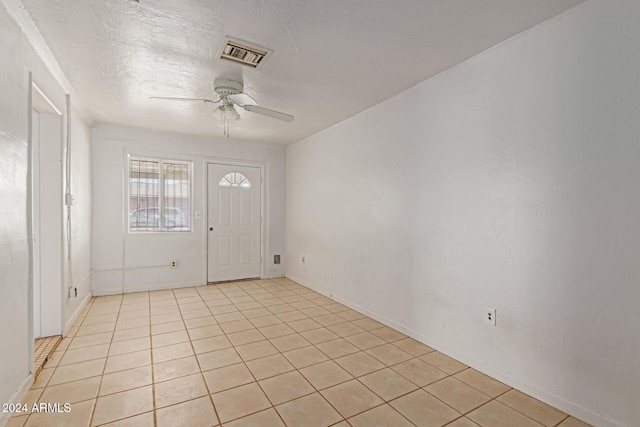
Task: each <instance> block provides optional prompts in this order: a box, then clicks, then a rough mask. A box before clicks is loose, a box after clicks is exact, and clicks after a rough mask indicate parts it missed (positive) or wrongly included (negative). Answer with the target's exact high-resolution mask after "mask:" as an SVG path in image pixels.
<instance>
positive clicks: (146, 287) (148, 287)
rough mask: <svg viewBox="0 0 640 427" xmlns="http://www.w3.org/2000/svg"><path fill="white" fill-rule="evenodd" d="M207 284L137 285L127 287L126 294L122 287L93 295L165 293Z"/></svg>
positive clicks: (98, 290) (96, 292) (97, 290)
mask: <svg viewBox="0 0 640 427" xmlns="http://www.w3.org/2000/svg"><path fill="white" fill-rule="evenodd" d="M203 285H206V283H202V282H183V283H161V284H155V283H154V284H151V285H135V286H126V287H125V288H124V292H123V289H122V287H117V288H115V287H114V288H106V289H93V295H94V296H96V297H101V296H105V295H118V294H122V293H125V294H130V293H134V292H147V291H163V290H166V289H178V288H190V287H192V286H203Z"/></svg>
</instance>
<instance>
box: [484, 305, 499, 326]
mask: <svg viewBox="0 0 640 427" xmlns="http://www.w3.org/2000/svg"><path fill="white" fill-rule="evenodd" d="M482 316H483V318H484V321H485V323H486V324H487V325H491V326H496V309H495V308H489V307H483V308H482Z"/></svg>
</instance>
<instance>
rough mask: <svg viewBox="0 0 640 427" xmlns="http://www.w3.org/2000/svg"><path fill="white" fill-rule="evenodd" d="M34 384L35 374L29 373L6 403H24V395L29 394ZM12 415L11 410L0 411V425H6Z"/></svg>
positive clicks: (0, 426)
mask: <svg viewBox="0 0 640 427" xmlns="http://www.w3.org/2000/svg"><path fill="white" fill-rule="evenodd" d="M32 385H33V374H32V373H30V374H29V375H27V378H25V380H24V381H23V382H22V384H21V385H20V388H19V389H18V391H16V392H15V393H14V395H13V396H11V399H9V400H8V401H7V402H6V403H23V401H24V397H25V396H26V395H27V393H28V392H29V389H30V388H31V386H32ZM3 403H4V402H3ZM12 415H13V414H12V413H10V412H4V413H3V412H1V411H0V427H4V426H5V425H6V424H7V422H9V418H11V416H12Z"/></svg>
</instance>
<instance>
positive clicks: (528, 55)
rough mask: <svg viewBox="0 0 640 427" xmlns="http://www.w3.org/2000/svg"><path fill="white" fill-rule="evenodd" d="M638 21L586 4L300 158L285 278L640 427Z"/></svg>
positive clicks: (602, 2) (328, 135) (315, 143)
mask: <svg viewBox="0 0 640 427" xmlns="http://www.w3.org/2000/svg"><path fill="white" fill-rule="evenodd" d="M639 21H640V3H639V2H637V1H632V0H592V1H587V2H586V3H584V4H583V5H581V6H578V7H576V8H575V9H573V10H570V11H569V12H567V13H565V14H563V15H561V16H559V17H557V18H555V19H553V20H552V21H550V22H547V23H544V24H543V25H540V26H538V27H537V28H534V29H532V30H531V31H528V32H526V33H524V34H522V35H520V36H518V37H516V38H515V39H512V40H510V41H508V42H506V43H504V44H503V45H500V46H498V47H496V48H494V49H492V50H490V51H487V52H485V53H483V54H482V55H480V56H478V57H476V58H473V59H471V60H469V61H467V62H465V63H463V64H461V65H460V66H457V67H455V68H454V69H451V70H449V71H447V72H444V73H442V74H441V75H439V76H436V77H435V78H432V79H430V80H428V81H426V82H423V83H422V84H420V85H418V86H416V87H414V88H412V89H410V90H408V91H406V92H404V93H402V94H400V95H398V96H397V97H395V98H393V99H391V100H388V101H386V102H384V103H382V104H380V105H378V106H376V107H374V108H372V109H370V110H368V111H365V112H364V113H361V114H360V115H358V116H355V117H353V118H351V119H349V120H347V121H345V122H343V123H341V124H339V125H337V126H335V127H333V128H330V129H328V130H325V131H323V132H321V133H319V134H317V135H315V136H313V137H310V138H308V139H306V140H304V141H301V142H299V143H296V144H294V145H292V146H290V147H289V148H288V151H287V234H286V235H287V238H286V245H287V270H286V273H287V274H286V275H287V276H288V277H291V278H292V279H294V280H298V281H300V282H302V283H305V284H307V285H309V286H311V287H312V288H314V289H317V290H320V291H322V292H324V293H326V294H331V295H333V296H334V297H335V298H337V299H339V300H342V301H346V302H348V303H349V304H351V305H356V306H359V307H361V308H363V309H365V310H367V311H368V312H369V313H372V314H373V315H374V316H375V317H377V318H379V319H383V320H384V321H385V322H386V323H388V324H390V325H393V326H396V327H398V328H400V329H402V330H405V331H407V332H409V334H410V335H413V336H414V337H417V338H419V339H421V340H422V341H423V342H425V343H427V344H429V345H432V346H434V347H436V348H437V349H439V350H442V351H443V352H445V353H447V354H450V355H452V356H454V357H457V358H459V359H460V360H462V361H464V362H466V363H468V364H470V365H471V366H474V367H476V368H478V369H480V370H482V371H484V372H487V373H489V374H492V375H494V376H496V377H497V378H499V379H502V380H503V381H505V382H507V383H509V384H511V385H514V386H517V387H520V388H521V389H522V390H524V391H525V392H528V393H530V394H532V395H534V396H536V397H539V398H541V399H543V400H545V401H547V402H549V403H551V404H553V405H556V406H558V407H559V408H560V409H564V410H566V411H569V412H570V413H573V414H575V415H577V416H578V417H581V418H583V419H585V420H586V421H589V422H592V423H594V424H596V425H603V426H604V425H626V426H638V425H640V412H639V409H638V408H639V405H638V402H640V339H639V338H638V337H639V336H640V335H639V332H638V327H639V325H640V310H639V309H638V302H639V301H640V287H639V286H638V278H639V277H640V262H638V261H639V255H640V244H639V243H638V242H640V227H638V226H637V222H638V218H640V187H639V183H640V143H639V141H640V120H638V117H639V114H640V90H639V88H640V47H639V46H640V44H638V40H640V26H639V25H638V22H639ZM302 256H305V257H306V263H305V264H302V263H301V257H302ZM483 306H488V307H494V308H496V309H497V319H498V326H497V327H496V328H493V327H491V326H487V325H486V324H483V322H482V318H481V309H482V307H483Z"/></svg>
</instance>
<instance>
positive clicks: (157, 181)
mask: <svg viewBox="0 0 640 427" xmlns="http://www.w3.org/2000/svg"><path fill="white" fill-rule="evenodd" d="M191 169H192V163H191V162H183V161H178V160H164V159H154V158H149V157H135V156H129V209H128V217H129V231H132V232H139V231H191Z"/></svg>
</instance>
